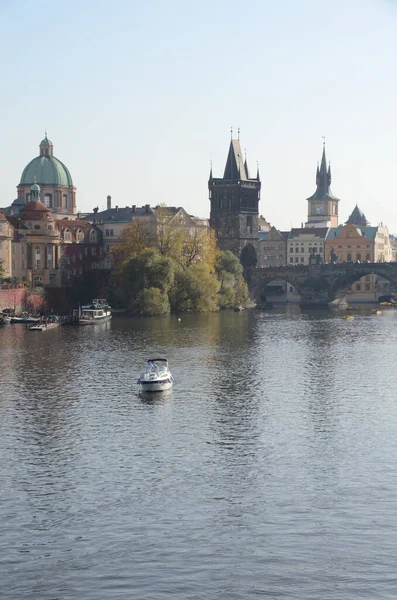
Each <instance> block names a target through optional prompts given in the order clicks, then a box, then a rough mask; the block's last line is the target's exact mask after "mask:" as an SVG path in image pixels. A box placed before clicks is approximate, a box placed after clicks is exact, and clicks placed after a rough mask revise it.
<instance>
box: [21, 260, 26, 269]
mask: <svg viewBox="0 0 397 600" xmlns="http://www.w3.org/2000/svg"><path fill="white" fill-rule="evenodd" d="M22 269H26V262H25V261H24V260H22Z"/></svg>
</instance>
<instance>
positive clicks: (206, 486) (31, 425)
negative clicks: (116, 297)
mask: <svg viewBox="0 0 397 600" xmlns="http://www.w3.org/2000/svg"><path fill="white" fill-rule="evenodd" d="M150 355H167V357H168V358H169V361H170V367H171V369H172V372H173V375H174V378H175V384H174V388H173V390H172V392H171V393H169V394H165V395H161V394H160V395H156V396H155V397H150V398H144V397H141V396H140V395H139V390H138V389H137V384H136V379H137V376H138V374H139V371H140V369H141V367H142V366H143V364H144V362H145V361H146V359H147V358H148V357H150ZM0 381H1V387H0V434H1V435H0V459H1V471H0V472H1V487H0V521H1V538H0V598H1V599H2V600H18V599H19V598H23V599H26V600H42V599H51V600H69V599H73V600H91V599H93V600H94V599H95V600H102V599H103V600H108V599H112V600H117V599H123V600H124V599H132V598H134V599H135V598H136V599H139V600H166V599H169V598H172V599H173V600H190V599H192V600H201V599H203V600H212V599H225V600H234V599H236V600H237V599H241V600H243V599H244V600H246V599H250V598H283V599H285V598H297V599H316V600H317V599H319V598H321V599H341V600H342V599H343V600H347V599H356V598H359V599H363V598H370V599H371V600H373V599H378V598H382V599H383V598H393V599H395V598H396V597H397V575H396V555H397V442H396V440H397V409H396V403H397V398H396V383H397V312H394V311H393V310H386V311H383V313H382V315H380V316H375V315H372V314H370V313H369V312H367V313H365V312H364V313H361V314H357V315H356V316H355V319H354V320H352V321H346V320H343V319H342V318H341V317H340V315H334V314H332V313H321V312H307V313H301V312H300V311H299V310H298V309H295V308H289V309H288V308H287V309H280V310H273V311H269V312H260V311H255V310H250V311H245V312H242V313H234V312H222V313H219V314H209V315H182V317H181V320H180V321H179V320H178V319H177V318H176V317H167V318H150V319H117V318H114V319H113V321H112V322H111V323H107V324H103V325H98V326H94V327H91V328H90V327H87V328H73V327H63V328H61V329H59V330H52V331H47V332H45V333H33V332H28V331H26V330H25V328H24V326H23V325H10V326H4V327H3V328H2V329H1V330H0Z"/></svg>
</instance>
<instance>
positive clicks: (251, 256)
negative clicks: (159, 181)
mask: <svg viewBox="0 0 397 600" xmlns="http://www.w3.org/2000/svg"><path fill="white" fill-rule="evenodd" d="M208 190H209V200H210V227H211V228H212V229H214V231H215V234H216V238H217V241H218V247H219V248H220V249H221V250H231V251H232V252H234V253H235V254H236V255H237V256H239V257H240V260H241V262H242V263H243V265H244V266H255V265H256V264H257V254H258V217H259V200H260V190H261V181H260V177H259V169H258V170H257V174H256V177H253V178H251V177H250V175H249V171H248V164H247V160H246V159H245V160H243V157H242V153H241V147H240V140H239V139H237V140H233V139H232V140H231V141H230V146H229V154H228V157H227V160H226V165H225V171H224V174H223V177H221V178H216V177H213V174H212V167H211V171H210V176H209V180H208Z"/></svg>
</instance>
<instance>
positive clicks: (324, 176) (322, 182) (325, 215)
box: [306, 142, 339, 227]
mask: <svg viewBox="0 0 397 600" xmlns="http://www.w3.org/2000/svg"><path fill="white" fill-rule="evenodd" d="M316 185H317V189H316V191H315V192H314V194H313V196H310V198H308V199H307V202H308V210H307V216H308V220H307V223H306V227H338V203H339V198H336V196H333V195H332V192H331V165H328V169H327V159H326V156H325V142H324V146H323V155H322V158H321V165H320V167H319V166H318V165H317V173H316Z"/></svg>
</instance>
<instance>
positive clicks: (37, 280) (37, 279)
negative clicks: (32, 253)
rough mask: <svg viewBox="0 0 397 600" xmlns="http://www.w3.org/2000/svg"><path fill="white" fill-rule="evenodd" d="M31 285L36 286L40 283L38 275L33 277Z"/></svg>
mask: <svg viewBox="0 0 397 600" xmlns="http://www.w3.org/2000/svg"><path fill="white" fill-rule="evenodd" d="M33 283H34V285H37V284H39V283H41V277H40V275H35V276H34V278H33Z"/></svg>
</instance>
